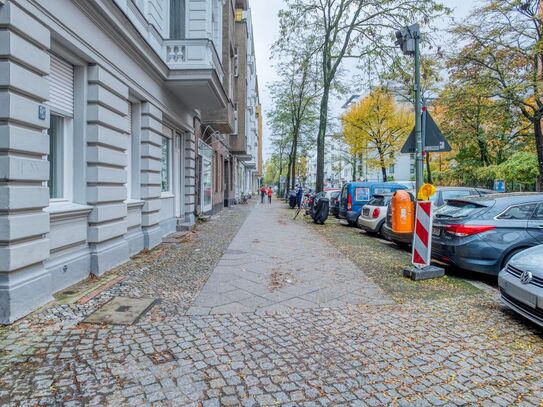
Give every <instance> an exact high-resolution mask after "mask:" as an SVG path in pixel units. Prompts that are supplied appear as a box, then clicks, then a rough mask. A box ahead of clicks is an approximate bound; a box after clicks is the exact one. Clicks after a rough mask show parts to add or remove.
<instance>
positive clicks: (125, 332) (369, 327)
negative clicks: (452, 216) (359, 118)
mask: <svg viewBox="0 0 543 407" xmlns="http://www.w3.org/2000/svg"><path fill="white" fill-rule="evenodd" d="M276 205H278V204H276ZM260 209H262V208H260ZM247 211H248V209H247V207H237V208H235V209H233V210H227V211H225V212H224V213H223V214H221V216H220V217H219V218H216V219H212V220H211V221H209V223H207V224H205V225H203V226H202V227H201V228H200V230H198V231H197V232H196V233H195V234H194V236H193V238H192V239H193V240H191V241H190V242H187V243H185V244H180V245H179V247H178V248H175V249H174V248H168V249H167V251H166V252H159V253H161V254H160V256H158V257H160V258H162V260H158V259H157V260H156V261H155V262H154V263H153V264H154V265H153V266H152V267H149V269H148V270H149V273H152V274H153V275H154V277H149V279H148V280H145V279H144V280H140V278H142V277H137V276H138V275H139V272H137V273H135V277H133V280H131V279H130V278H129V280H125V282H123V285H125V286H126V288H124V290H126V291H124V292H125V293H140V294H143V295H146V296H147V295H152V292H153V289H154V288H153V286H151V287H149V288H148V290H149V291H148V290H147V288H146V287H145V284H146V283H145V281H149V282H148V283H147V284H155V286H154V287H168V286H169V288H168V289H166V288H165V289H164V290H163V291H161V293H162V294H163V296H164V298H163V304H162V306H161V307H157V309H158V310H159V311H158V312H156V313H155V314H151V315H149V316H148V317H146V318H144V319H142V320H141V321H139V322H138V323H136V324H135V325H133V326H128V327H126V326H118V325H104V326H98V325H87V324H75V323H74V322H75V321H76V320H77V318H75V319H74V318H72V317H70V316H68V317H62V316H61V315H60V313H61V311H58V306H53V307H51V309H55V308H56V309H57V312H59V315H58V316H57V317H56V318H52V317H50V315H52V314H54V312H53V311H51V313H48V312H47V311H43V312H41V313H39V314H37V315H34V316H32V317H29V318H27V319H25V320H23V321H21V322H20V323H18V324H16V325H14V326H12V327H9V328H7V329H3V330H2V331H0V404H1V405H19V404H20V405H67V406H69V405H115V406H117V405H176V406H178V405H194V406H219V405H262V406H268V405H278V404H279V405H303V406H318V405H476V404H480V405H488V406H495V405H535V406H537V405H540V403H541V402H542V401H543V374H542V373H543V337H542V334H541V331H540V330H538V329H537V328H535V327H534V326H533V325H530V324H528V323H526V321H524V320H522V319H519V318H517V317H515V316H514V315H513V314H512V313H510V312H508V311H507V310H505V309H503V308H502V307H501V306H500V305H499V304H498V303H497V302H496V300H495V299H494V298H493V297H492V296H490V295H488V294H486V293H484V292H480V293H478V294H477V295H475V294H473V292H469V291H467V292H466V293H463V292H461V291H460V289H459V290H458V292H457V293H456V294H457V295H447V296H444V297H442V298H433V299H431V300H428V299H423V300H417V301H412V302H409V301H402V302H401V303H395V304H379V305H375V304H371V303H370V304H364V305H344V306H341V307H339V308H327V307H312V308H310V309H297V308H289V309H288V310H283V311H280V312H272V313H262V312H245V313H222V314H216V315H204V316H186V315H183V312H184V311H185V310H186V309H187V307H188V305H186V302H187V301H188V302H190V301H192V300H193V299H194V298H195V294H194V293H193V294H189V292H193V287H198V288H200V287H201V286H202V285H203V284H204V282H205V279H206V278H207V277H208V275H209V273H210V270H212V269H213V267H212V266H210V265H209V264H208V265H206V266H205V267H204V270H203V271H202V272H203V274H204V276H203V277H202V278H196V277H194V279H193V280H192V281H193V284H189V285H188V286H185V285H184V284H185V283H184V277H185V274H184V273H186V276H187V278H188V279H189V280H190V279H191V277H190V276H191V275H192V272H191V271H190V270H192V266H187V264H186V262H185V261H183V260H182V259H181V260H179V262H177V263H172V262H173V260H172V259H168V258H167V257H168V255H171V254H176V253H179V251H181V252H183V250H185V246H189V245H191V244H194V243H193V241H196V240H200V241H201V243H202V244H204V243H203V242H204V241H206V239H212V235H213V234H214V233H215V232H216V231H217V230H219V231H224V233H223V235H222V237H221V241H223V240H225V239H226V240H230V239H231V238H232V236H233V235H234V233H235V230H237V228H236V227H235V225H233V224H234V223H235V222H236V221H237V222H238V226H239V223H241V221H242V220H243V218H244V216H245V213H244V212H247ZM254 211H255V212H254V213H256V212H257V211H259V208H255V209H254ZM285 212H286V211H285ZM269 213H270V215H271V214H273V210H272V211H270V212H269ZM286 213H288V215H289V216H286V215H285V216H284V217H283V218H279V219H281V220H282V222H285V223H289V222H291V212H286ZM262 214H263V216H266V215H265V212H262ZM270 219H271V217H270ZM249 221H251V218H249V219H248V220H247V222H249ZM223 223H228V226H225V227H226V228H227V229H228V230H229V233H230V234H229V235H228V233H227V232H226V229H221V228H222V227H223ZM306 228H307V230H308V232H307V233H308V234H309V236H311V237H312V238H313V237H314V238H317V235H312V233H320V232H316V231H314V230H311V229H309V228H310V227H309V226H306ZM243 230H244V229H242V231H241V232H240V234H243ZM238 237H239V235H238ZM319 238H320V237H319ZM336 243H337V242H336ZM284 244H285V245H290V244H291V242H290V241H285V242H284ZM331 244H335V243H333V241H331ZM227 246H228V243H226V244H225V243H224V242H223V243H221V244H218V243H217V245H216V250H217V251H220V250H219V249H220V248H222V250H223V251H224V250H226V247H227ZM191 247H192V250H193V251H194V250H196V246H191ZM165 250H166V249H165ZM170 250H171V252H170ZM178 250H179V251H178ZM202 250H205V249H202ZM360 250H362V251H363V250H365V249H364V246H361V247H360ZM168 253H169V254H168ZM183 253H184V252H183ZM153 254H154V252H151V253H149V255H150V256H152V255H153ZM167 254H168V255H167ZM202 254H203V255H205V254H207V253H206V252H204V253H202ZM385 255H387V256H388V254H385ZM174 257H175V256H174ZM212 257H213V258H215V255H213V256H212ZM218 257H220V255H218V256H217V259H218ZM227 257H228V254H227ZM299 257H300V258H301V259H303V258H304V257H303V254H300V255H299ZM141 261H142V263H143V260H141ZM161 261H164V262H165V263H164V265H165V267H164V268H163V269H161V268H160V263H161ZM137 264H138V263H135V264H133V268H134V269H135V270H137V269H138V267H137ZM356 264H358V262H357V263H356ZM185 267H186V268H187V270H189V271H185ZM374 267H375V268H376V269H377V268H378V265H374ZM130 269H131V266H130V265H127V266H125V269H124V270H125V271H124V272H125V273H127V274H126V275H129V276H130V273H131V272H130ZM167 270H169V272H168V271H167ZM171 274H173V275H174V276H176V277H171ZM362 277H363V275H362V274H360V278H361V279H362ZM153 278H155V279H157V280H158V281H157V282H152V280H153ZM372 278H373V279H374V280H377V278H378V275H376V274H372ZM162 279H165V280H166V281H164V282H161V280H162ZM202 280H203V281H202ZM126 281H128V282H126ZM131 281H132V282H131ZM140 281H141V286H139V283H138V282H140ZM361 281H365V280H364V279H363V280H361ZM132 284H133V285H132ZM368 284H373V283H370V282H368ZM138 286H139V287H140V288H139V290H141V291H138V292H136V291H131V290H136V288H137V287H138ZM117 289H118V287H114V288H113V289H112V291H113V292H115V290H117ZM176 290H177V291H181V292H186V295H181V294H180V295H179V296H173V297H170V296H168V295H167V294H168V293H170V292H173V291H176ZM181 298H183V300H181ZM185 298H186V300H185ZM169 301H171V302H172V303H173V304H175V306H171V307H170V305H168V304H167V303H168V302H169ZM96 305H97V304H94V305H93V306H96ZM91 307H92V306H91ZM79 312H81V313H83V314H85V313H88V312H90V310H86V309H83V310H80V311H79ZM46 315H49V319H47V318H46V317H45V316H46ZM48 321H49V323H48Z"/></svg>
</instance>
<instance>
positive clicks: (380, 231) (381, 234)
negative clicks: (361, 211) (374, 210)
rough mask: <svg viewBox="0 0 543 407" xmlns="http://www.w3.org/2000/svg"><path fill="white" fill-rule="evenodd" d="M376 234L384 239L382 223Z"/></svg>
mask: <svg viewBox="0 0 543 407" xmlns="http://www.w3.org/2000/svg"><path fill="white" fill-rule="evenodd" d="M377 234H378V235H379V236H381V237H382V238H384V237H385V224H384V223H383V224H382V225H381V227H380V228H379V230H378V231H377Z"/></svg>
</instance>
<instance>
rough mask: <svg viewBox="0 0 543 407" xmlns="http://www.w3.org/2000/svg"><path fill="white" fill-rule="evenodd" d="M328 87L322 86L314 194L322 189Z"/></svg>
mask: <svg viewBox="0 0 543 407" xmlns="http://www.w3.org/2000/svg"><path fill="white" fill-rule="evenodd" d="M329 93H330V86H329V85H326V84H325V85H324V88H323V93H322V99H321V107H320V119H319V134H318V136H317V181H316V186H315V189H316V192H317V193H318V192H322V191H323V189H324V144H325V139H326V127H327V125H328V98H329Z"/></svg>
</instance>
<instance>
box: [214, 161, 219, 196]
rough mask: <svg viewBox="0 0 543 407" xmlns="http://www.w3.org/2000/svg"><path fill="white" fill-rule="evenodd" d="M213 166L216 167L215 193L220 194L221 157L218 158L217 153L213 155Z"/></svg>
mask: <svg viewBox="0 0 543 407" xmlns="http://www.w3.org/2000/svg"><path fill="white" fill-rule="evenodd" d="M213 166H214V167H215V174H214V177H213V178H214V180H215V192H219V181H218V180H219V175H218V174H219V157H218V156H217V152H216V151H215V152H214V153H213Z"/></svg>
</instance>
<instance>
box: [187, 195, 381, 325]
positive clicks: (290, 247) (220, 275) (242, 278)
mask: <svg viewBox="0 0 543 407" xmlns="http://www.w3.org/2000/svg"><path fill="white" fill-rule="evenodd" d="M292 214H294V212H292ZM390 303H391V300H390V299H388V298H387V296H386V295H385V294H384V293H383V291H382V290H381V289H380V288H379V287H378V286H377V285H376V284H375V283H373V282H372V281H371V280H370V279H369V278H367V277H366V276H365V275H364V273H363V272H362V271H361V270H359V269H358V267H357V266H356V265H355V264H354V263H352V262H351V261H350V260H348V259H347V258H345V256H340V255H338V251H337V249H336V248H335V247H333V246H332V245H331V244H330V243H328V242H327V241H326V240H325V239H324V238H322V237H320V236H318V235H316V234H315V233H314V232H313V231H311V230H310V229H309V227H307V226H301V225H300V224H295V223H292V222H289V221H288V219H285V214H284V210H283V207H282V206H280V205H278V204H274V205H269V204H258V205H257V206H256V207H255V209H254V210H253V211H252V213H251V214H250V215H249V217H248V219H247V221H246V222H245V223H244V224H243V226H242V227H241V229H240V231H239V232H238V234H237V235H236V237H235V238H234V240H233V241H232V243H231V244H230V246H229V247H228V250H227V251H226V253H225V254H224V255H223V257H222V258H221V260H220V261H219V263H218V265H217V267H216V268H215V270H214V271H213V274H211V276H210V277H209V279H208V281H207V283H206V285H205V286H204V288H203V289H202V291H201V292H200V295H199V296H198V298H197V299H196V301H194V303H193V306H192V307H191V308H190V309H189V310H188V314H189V315H207V314H228V313H236V312H254V311H258V312H278V311H289V310H292V309H298V308H301V309H308V308H316V307H344V306H346V305H347V304H351V305H360V304H375V305H377V304H390Z"/></svg>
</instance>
